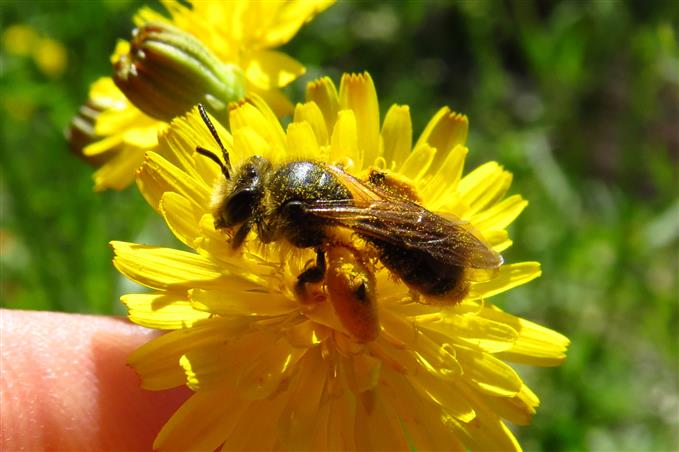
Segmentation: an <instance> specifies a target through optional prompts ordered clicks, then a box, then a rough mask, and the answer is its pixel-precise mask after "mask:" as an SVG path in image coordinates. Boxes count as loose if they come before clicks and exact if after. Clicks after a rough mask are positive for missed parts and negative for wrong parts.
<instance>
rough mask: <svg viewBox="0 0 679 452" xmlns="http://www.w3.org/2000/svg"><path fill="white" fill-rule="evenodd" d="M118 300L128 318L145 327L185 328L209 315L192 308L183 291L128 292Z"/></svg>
mask: <svg viewBox="0 0 679 452" xmlns="http://www.w3.org/2000/svg"><path fill="white" fill-rule="evenodd" d="M120 301H122V303H123V304H124V305H125V306H126V307H127V310H128V317H129V319H130V320H131V321H132V322H134V323H136V324H137V325H141V326H144V327H146V328H156V329H160V330H176V329H179V328H187V327H190V326H193V324H194V323H195V322H197V321H199V320H203V319H206V318H208V317H209V316H210V314H209V313H206V312H201V311H197V310H195V309H193V307H191V303H190V302H189V301H188V300H187V299H186V293H185V292H166V293H162V294H128V295H123V296H122V297H121V298H120Z"/></svg>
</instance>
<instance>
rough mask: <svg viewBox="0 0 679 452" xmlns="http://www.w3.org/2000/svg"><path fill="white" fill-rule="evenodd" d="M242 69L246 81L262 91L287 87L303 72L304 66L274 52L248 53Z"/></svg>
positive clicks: (280, 53) (282, 54)
mask: <svg viewBox="0 0 679 452" xmlns="http://www.w3.org/2000/svg"><path fill="white" fill-rule="evenodd" d="M242 67H243V72H244V73H245V77H246V78H247V79H248V81H249V82H250V83H252V84H253V85H255V86H257V87H258V88H260V89H264V90H268V89H271V88H281V87H284V86H287V85H288V84H290V83H291V82H292V81H294V80H295V79H296V78H297V77H299V76H300V75H302V74H304V72H305V68H304V66H303V65H302V64H300V63H299V62H297V61H296V60H295V59H293V58H291V57H289V56H288V55H286V54H284V53H282V52H277V51H274V50H257V51H253V52H250V53H248V54H247V55H246V56H245V58H244V59H243V62H242Z"/></svg>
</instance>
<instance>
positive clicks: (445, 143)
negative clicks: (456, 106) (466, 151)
mask: <svg viewBox="0 0 679 452" xmlns="http://www.w3.org/2000/svg"><path fill="white" fill-rule="evenodd" d="M468 128H469V121H468V120H467V117H466V116H465V115H461V114H459V113H455V112H452V111H450V109H449V108H448V107H443V108H441V109H440V110H439V111H438V112H437V113H436V114H435V115H434V117H433V118H431V120H430V121H429V124H427V126H426V127H425V128H424V131H423V132H422V135H420V138H419V139H418V140H417V143H416V144H415V147H417V146H420V145H422V144H423V143H427V144H429V146H431V147H433V148H435V149H436V150H437V151H438V158H437V161H436V162H435V167H437V166H438V163H439V161H442V159H443V158H444V156H445V155H446V154H447V152H448V151H449V150H451V149H453V148H454V147H455V146H457V145H464V143H465V141H466V140H467V129H468Z"/></svg>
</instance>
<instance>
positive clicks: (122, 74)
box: [67, 0, 334, 190]
mask: <svg viewBox="0 0 679 452" xmlns="http://www.w3.org/2000/svg"><path fill="white" fill-rule="evenodd" d="M333 1H334V0H287V1H275V2H270V1H267V2H250V1H247V0H238V1H229V2H193V3H192V4H191V5H190V6H186V5H185V4H184V3H182V2H179V1H175V0H165V1H163V2H162V3H163V5H164V6H165V8H166V9H167V10H168V11H169V13H170V15H171V19H167V18H166V17H164V16H163V15H161V14H159V13H157V12H155V11H153V10H151V9H150V8H142V9H141V10H140V11H138V13H137V14H136V16H135V18H134V22H135V24H136V26H137V29H136V30H135V33H134V36H133V39H132V42H131V43H129V42H126V41H121V42H119V43H118V45H117V47H116V50H115V51H114V53H113V56H112V58H111V61H112V63H113V65H114V67H115V68H116V77H115V80H116V83H115V84H114V83H113V81H112V80H111V79H110V78H104V79H100V80H98V81H97V82H95V83H94V84H93V85H92V87H91V89H90V93H89V99H88V101H87V103H86V104H85V105H83V106H82V107H81V109H80V111H79V114H78V116H76V117H75V118H74V120H73V121H72V123H71V126H70V129H69V130H68V131H67V134H68V135H69V140H70V142H71V148H72V150H74V152H76V153H78V154H80V155H82V156H83V157H84V158H86V159H87V160H88V161H90V162H92V163H93V164H95V165H103V166H101V167H100V168H99V169H98V170H97V171H96V173H95V175H94V179H95V190H105V189H116V190H120V189H123V188H125V187H127V186H128V185H129V184H130V182H131V181H132V180H133V179H134V173H135V171H136V169H137V168H138V166H139V163H140V161H141V160H142V159H143V156H144V153H145V152H146V151H148V150H151V149H155V148H156V146H157V144H158V143H157V138H156V137H157V133H158V132H159V131H161V130H162V129H163V127H164V125H165V123H166V122H168V121H169V120H170V119H171V118H172V117H174V116H177V115H179V114H181V113H184V112H187V111H188V110H189V109H190V108H191V107H192V106H193V105H195V104H196V103H198V102H203V103H205V104H206V105H208V106H212V107H215V109H219V108H225V107H226V105H227V104H228V102H230V101H233V100H237V99H240V98H242V97H243V94H244V93H250V92H252V93H256V94H258V95H259V96H260V97H262V98H264V99H265V100H266V101H267V102H268V103H269V105H271V106H272V108H273V109H274V111H276V113H277V114H278V115H281V116H282V115H284V114H287V113H289V112H290V111H291V110H292V104H291V103H290V101H289V100H288V99H287V98H286V97H285V95H284V94H283V93H282V91H281V88H283V87H285V86H286V85H288V84H289V83H290V82H292V81H293V80H295V79H296V78H297V77H299V76H300V75H302V74H303V73H304V72H305V68H304V66H303V65H302V64H300V63H299V62H297V61H296V60H294V59H292V58H291V57H289V56H287V55H286V54H284V53H282V52H279V51H277V50H274V49H275V48H276V47H278V46H281V45H283V44H285V43H287V42H288V41H289V40H290V39H292V37H293V36H294V35H295V34H296V33H297V31H298V30H299V29H300V28H301V27H302V25H304V24H305V23H306V22H308V21H310V20H311V19H312V18H313V17H314V16H315V15H316V14H318V13H319V12H321V11H323V10H324V9H326V8H327V7H328V6H330V5H331V4H332V2H333ZM167 65H170V66H171V67H168V66H167ZM140 67H141V69H140ZM168 77H169V78H172V77H174V78H175V79H172V80H169V79H168ZM116 85H117V86H116ZM121 87H123V89H122V90H123V92H124V93H125V94H123V92H121ZM213 111H214V110H213Z"/></svg>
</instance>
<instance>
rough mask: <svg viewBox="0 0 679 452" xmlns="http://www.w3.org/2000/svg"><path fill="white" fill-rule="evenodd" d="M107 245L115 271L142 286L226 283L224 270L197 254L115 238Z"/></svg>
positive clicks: (189, 285)
mask: <svg viewBox="0 0 679 452" xmlns="http://www.w3.org/2000/svg"><path fill="white" fill-rule="evenodd" d="M111 246H112V247H113V251H114V253H115V257H114V258H113V265H115V267H116V268H117V269H118V271H120V272H121V273H122V274H123V275H125V276H126V277H128V278H129V279H131V280H133V281H135V282H137V283H139V284H141V285H143V286H146V287H151V288H153V289H169V288H173V287H176V288H182V287H185V288H187V289H190V288H193V287H200V288H205V289H209V288H215V289H216V288H218V287H221V286H222V285H227V284H229V279H230V278H229V276H228V272H227V271H226V270H224V269H223V268H221V267H219V266H217V265H216V264H215V263H214V262H213V261H212V260H210V259H207V258H205V257H202V256H200V255H198V254H194V253H189V252H186V251H178V250H175V249H171V248H160V247H156V246H147V245H137V244H135V243H126V242H116V241H114V242H111Z"/></svg>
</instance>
